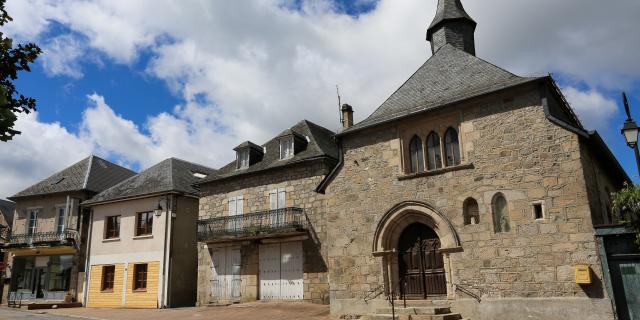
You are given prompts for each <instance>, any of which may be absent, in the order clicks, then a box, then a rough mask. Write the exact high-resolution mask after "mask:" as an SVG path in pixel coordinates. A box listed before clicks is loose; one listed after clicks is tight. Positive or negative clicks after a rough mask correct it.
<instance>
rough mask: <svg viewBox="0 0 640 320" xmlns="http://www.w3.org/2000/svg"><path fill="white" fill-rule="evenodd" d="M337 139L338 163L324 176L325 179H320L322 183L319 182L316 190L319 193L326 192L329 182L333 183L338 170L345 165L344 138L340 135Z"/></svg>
mask: <svg viewBox="0 0 640 320" xmlns="http://www.w3.org/2000/svg"><path fill="white" fill-rule="evenodd" d="M335 139H336V143H337V144H338V163H337V164H336V166H335V167H333V170H331V172H329V174H328V175H327V176H326V177H324V179H322V181H320V184H318V187H317V188H316V192H317V193H321V194H324V192H325V190H326V189H327V187H328V186H329V183H331V181H332V180H333V178H335V176H336V175H337V174H338V171H339V170H340V169H341V168H342V166H343V165H344V154H343V149H342V140H341V139H340V138H339V137H335Z"/></svg>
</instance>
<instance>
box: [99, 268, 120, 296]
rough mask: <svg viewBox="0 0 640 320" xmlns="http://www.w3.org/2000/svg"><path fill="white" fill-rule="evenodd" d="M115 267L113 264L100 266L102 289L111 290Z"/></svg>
mask: <svg viewBox="0 0 640 320" xmlns="http://www.w3.org/2000/svg"><path fill="white" fill-rule="evenodd" d="M115 275H116V267H115V266H103V267H102V285H101V290H102V291H113V279H115Z"/></svg>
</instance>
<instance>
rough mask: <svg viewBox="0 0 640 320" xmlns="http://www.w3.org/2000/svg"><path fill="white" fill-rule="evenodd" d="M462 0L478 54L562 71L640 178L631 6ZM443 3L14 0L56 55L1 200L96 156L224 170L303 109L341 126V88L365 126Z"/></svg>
mask: <svg viewBox="0 0 640 320" xmlns="http://www.w3.org/2000/svg"><path fill="white" fill-rule="evenodd" d="M463 3H464V4H465V7H466V8H467V10H468V11H469V13H470V14H471V15H472V16H473V18H474V19H475V20H476V21H477V22H478V29H477V32H476V40H477V51H478V52H477V53H478V56H480V57H481V58H484V59H486V60H488V61H490V62H493V63H495V64H497V65H499V66H501V67H503V68H506V69H508V70H510V71H513V72H514V73H517V74H520V75H543V74H546V73H553V74H554V77H555V78H556V80H557V81H558V82H559V84H560V85H561V87H563V91H564V93H565V95H567V98H568V100H569V101H570V103H572V105H573V107H574V109H576V111H577V113H578V114H579V116H580V117H581V119H583V122H584V123H585V125H587V126H588V127H589V128H591V129H598V131H599V132H600V133H601V135H603V137H604V139H605V141H606V142H607V143H608V144H609V146H610V148H611V149H612V151H613V152H614V154H615V155H616V157H617V158H618V159H619V160H620V162H621V163H622V165H623V167H624V168H625V169H626V170H627V172H628V173H629V175H630V176H632V177H633V179H634V180H636V181H638V180H639V179H638V174H637V170H636V167H635V159H634V158H633V153H632V152H631V150H630V149H629V148H628V147H626V145H625V144H624V141H623V139H622V136H621V135H620V132H619V128H620V127H621V125H622V122H623V121H624V119H625V116H624V111H623V108H622V106H621V99H620V91H622V90H626V91H627V93H628V95H629V98H630V103H631V105H632V112H633V113H634V116H635V117H636V118H637V119H638V120H640V111H638V110H640V109H639V108H640V101H639V100H638V97H640V65H639V64H640V62H639V61H638V59H637V57H636V56H635V54H634V53H633V52H638V50H640V44H639V43H640V41H638V40H640V39H638V36H637V35H636V30H637V29H638V27H640V23H639V22H637V19H636V17H637V16H638V15H640V6H639V5H638V4H637V3H636V1H633V0H622V1H617V2H616V3H615V4H608V3H602V2H600V1H597V0H587V1H583V0H567V1H564V2H562V3H557V2H554V1H551V0H541V1H536V2H535V3H531V2H530V1H524V0H509V1H507V0H487V1H482V3H479V2H474V1H469V0H467V1H463ZM551 7H553V11H550V10H549V8H551ZM434 9H435V0H433V1H431V0H382V1H373V0H356V1H349V0H336V1H333V2H332V1H330V0H324V1H308V0H263V1H243V2H234V1H196V0H193V1H191V2H177V1H171V0H162V1H142V0H141V1H136V2H134V3H131V2H127V1H99V0H96V1H85V2H75V1H70V0H63V1H44V0H43V1H35V0H25V1H16V0H14V1H9V3H8V10H9V12H10V14H11V15H12V16H13V17H14V19H15V21H14V22H13V23H11V24H10V25H8V26H7V30H6V32H7V33H9V34H10V35H12V36H13V37H15V38H16V39H17V40H19V41H35V42H37V43H38V44H40V45H41V46H42V47H43V49H44V50H45V53H44V54H43V55H42V56H41V57H40V58H39V59H38V61H37V63H36V64H35V66H34V68H33V71H32V72H31V73H22V74H21V75H20V78H19V80H18V82H17V85H18V89H19V90H21V92H23V93H24V94H27V95H30V96H33V97H35V98H36V99H37V100H38V106H39V107H38V112H37V117H36V116H35V115H31V116H30V117H23V118H21V120H20V128H22V129H23V130H25V133H24V134H23V136H21V137H18V138H16V139H15V140H14V141H13V142H11V143H9V144H2V145H0V152H2V153H3V154H4V155H5V156H3V157H2V158H1V159H0V166H2V167H3V168H5V169H6V170H5V172H9V174H8V176H7V178H6V179H4V180H3V182H0V198H3V197H6V196H9V195H11V194H13V193H15V192H17V191H19V190H20V189H22V188H24V187H26V186H28V185H29V184H30V183H33V182H35V181H37V180H39V179H42V178H43V177H45V176H47V175H49V174H51V173H53V172H54V171H56V170H59V169H61V168H63V167H65V166H67V165H69V164H71V163H73V162H75V161H78V160H80V159H82V158H83V157H85V156H87V155H88V154H90V153H95V154H97V155H100V156H102V157H105V158H107V159H110V160H112V161H114V162H117V163H120V164H123V165H126V166H129V167H131V168H133V169H134V170H140V169H143V168H146V167H148V166H150V165H152V164H154V163H156V162H159V161H161V160H162V159H164V158H166V157H169V156H177V157H180V158H184V159H187V160H191V161H196V162H199V163H202V164H205V165H209V166H212V167H220V166H222V165H224V164H225V163H226V162H227V161H230V160H231V159H232V158H233V157H234V154H233V152H232V150H231V149H232V148H233V146H234V145H235V144H237V143H239V142H240V141H243V140H247V139H249V140H252V141H255V142H257V143H261V142H263V141H265V140H266V139H268V138H269V137H271V136H273V135H274V134H276V133H277V132H279V131H281V130H282V129H284V128H286V127H288V126H291V125H293V124H294V123H295V122H297V121H298V120H300V119H303V118H306V119H309V120H311V121H314V122H317V123H319V124H321V125H324V126H327V127H328V128H330V129H337V128H338V120H337V118H338V115H337V113H336V111H335V110H336V106H335V105H336V102H335V85H336V84H339V85H340V87H341V91H342V94H343V98H344V99H345V101H347V102H349V103H350V104H352V105H354V106H355V109H356V120H357V121H358V120H362V119H363V118H364V117H365V116H367V115H368V114H370V112H371V111H373V110H374V109H375V108H376V107H377V106H378V105H379V104H380V103H381V102H382V101H383V100H384V99H385V98H386V97H387V96H388V95H389V94H391V93H392V92H393V91H394V90H395V89H396V88H397V87H398V86H399V85H400V84H401V83H402V82H403V81H404V80H406V78H407V77H408V76H409V75H411V74H412V73H413V72H414V71H415V69H417V68H418V67H419V66H420V65H421V64H422V62H424V60H426V59H427V58H428V57H429V55H430V51H429V49H428V43H427V42H426V41H425V40H424V33H425V31H426V26H427V25H428V23H429V22H430V21H431V19H432V18H433V15H434V13H435V11H434ZM525 12H526V13H527V14H526V15H524V14H523V13H525ZM595 19H598V24H597V25H595V24H594V20H595Z"/></svg>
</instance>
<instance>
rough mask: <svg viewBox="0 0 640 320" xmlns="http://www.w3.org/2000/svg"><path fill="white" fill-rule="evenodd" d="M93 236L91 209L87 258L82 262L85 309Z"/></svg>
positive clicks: (87, 296) (83, 302)
mask: <svg viewBox="0 0 640 320" xmlns="http://www.w3.org/2000/svg"><path fill="white" fill-rule="evenodd" d="M92 235H93V209H91V211H90V213H89V234H88V235H87V254H86V255H87V256H86V257H85V259H84V261H85V263H84V270H85V271H84V283H83V285H82V292H83V297H82V300H83V301H82V304H83V305H84V306H85V307H86V306H87V301H88V300H89V293H88V292H87V290H88V289H89V281H90V280H91V279H90V278H91V267H90V265H89V263H91V259H89V257H90V254H91V236H92Z"/></svg>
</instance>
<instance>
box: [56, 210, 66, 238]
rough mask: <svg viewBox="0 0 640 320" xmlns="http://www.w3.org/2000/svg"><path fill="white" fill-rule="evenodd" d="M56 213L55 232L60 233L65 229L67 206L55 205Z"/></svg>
mask: <svg viewBox="0 0 640 320" xmlns="http://www.w3.org/2000/svg"><path fill="white" fill-rule="evenodd" d="M56 213H57V214H56V233H58V234H61V233H62V232H64V230H65V229H66V228H65V224H66V220H67V219H66V218H67V208H65V207H62V206H58V207H56Z"/></svg>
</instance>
